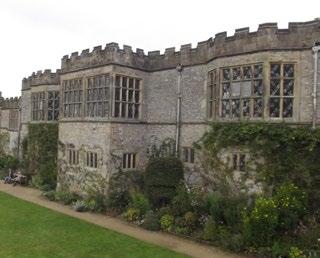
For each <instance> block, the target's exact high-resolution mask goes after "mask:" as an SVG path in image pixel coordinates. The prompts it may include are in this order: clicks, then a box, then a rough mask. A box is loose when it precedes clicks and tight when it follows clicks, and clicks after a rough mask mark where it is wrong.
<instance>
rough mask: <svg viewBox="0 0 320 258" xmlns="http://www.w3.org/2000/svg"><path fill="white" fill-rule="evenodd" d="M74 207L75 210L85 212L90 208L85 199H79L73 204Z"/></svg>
mask: <svg viewBox="0 0 320 258" xmlns="http://www.w3.org/2000/svg"><path fill="white" fill-rule="evenodd" d="M72 207H73V209H74V210H75V211H78V212H84V211H87V210H88V206H87V204H86V202H85V201H83V200H77V201H76V202H74V203H73V204H72Z"/></svg>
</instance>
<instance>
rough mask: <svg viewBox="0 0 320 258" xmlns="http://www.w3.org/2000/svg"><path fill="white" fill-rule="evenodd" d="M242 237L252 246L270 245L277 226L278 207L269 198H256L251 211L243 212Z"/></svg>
mask: <svg viewBox="0 0 320 258" xmlns="http://www.w3.org/2000/svg"><path fill="white" fill-rule="evenodd" d="M243 216H244V217H243V220H244V238H245V240H246V241H247V243H248V244H250V245H252V246H270V245H271V243H272V238H273V237H274V235H275V233H276V228H277V226H278V209H277V206H276V204H275V202H274V201H273V200H272V199H271V198H269V199H267V198H263V197H260V198H258V199H257V200H256V203H255V206H254V208H253V210H252V211H251V212H244V215H243Z"/></svg>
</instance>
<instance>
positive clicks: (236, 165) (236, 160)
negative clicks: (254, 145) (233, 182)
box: [232, 154, 238, 170]
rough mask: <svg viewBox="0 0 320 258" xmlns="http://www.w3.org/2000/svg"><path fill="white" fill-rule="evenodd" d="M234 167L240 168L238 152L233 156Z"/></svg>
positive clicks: (235, 168)
mask: <svg viewBox="0 0 320 258" xmlns="http://www.w3.org/2000/svg"><path fill="white" fill-rule="evenodd" d="M232 161H233V163H232V167H233V169H234V170H238V155H237V154H233V156H232Z"/></svg>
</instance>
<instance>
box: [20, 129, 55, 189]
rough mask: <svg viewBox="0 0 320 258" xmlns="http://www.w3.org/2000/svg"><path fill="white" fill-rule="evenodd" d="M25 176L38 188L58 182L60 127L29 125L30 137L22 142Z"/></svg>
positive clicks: (53, 186)
mask: <svg viewBox="0 0 320 258" xmlns="http://www.w3.org/2000/svg"><path fill="white" fill-rule="evenodd" d="M22 149H23V164H24V170H25V174H27V175H28V176H29V178H32V181H33V182H34V183H35V184H36V185H37V186H43V185H50V186H51V187H52V188H55V186H56V181H57V153H58V125H57V124H29V125H28V135H27V137H25V138H24V140H23V142H22Z"/></svg>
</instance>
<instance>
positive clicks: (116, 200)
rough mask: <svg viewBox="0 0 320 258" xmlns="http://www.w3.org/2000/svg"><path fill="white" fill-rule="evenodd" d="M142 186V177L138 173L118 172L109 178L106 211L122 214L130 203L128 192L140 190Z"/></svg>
mask: <svg viewBox="0 0 320 258" xmlns="http://www.w3.org/2000/svg"><path fill="white" fill-rule="evenodd" d="M142 185H143V176H142V173H141V172H139V171H122V170H119V171H118V172H117V173H114V174H113V175H112V176H111V179H110V182H109V189H108V198H107V200H106V206H107V208H108V209H112V210H118V211H119V212H122V211H124V210H125V209H126V207H127V206H128V204H129V202H130V194H129V192H130V191H132V190H136V189H139V188H140V189H141V188H142Z"/></svg>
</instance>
